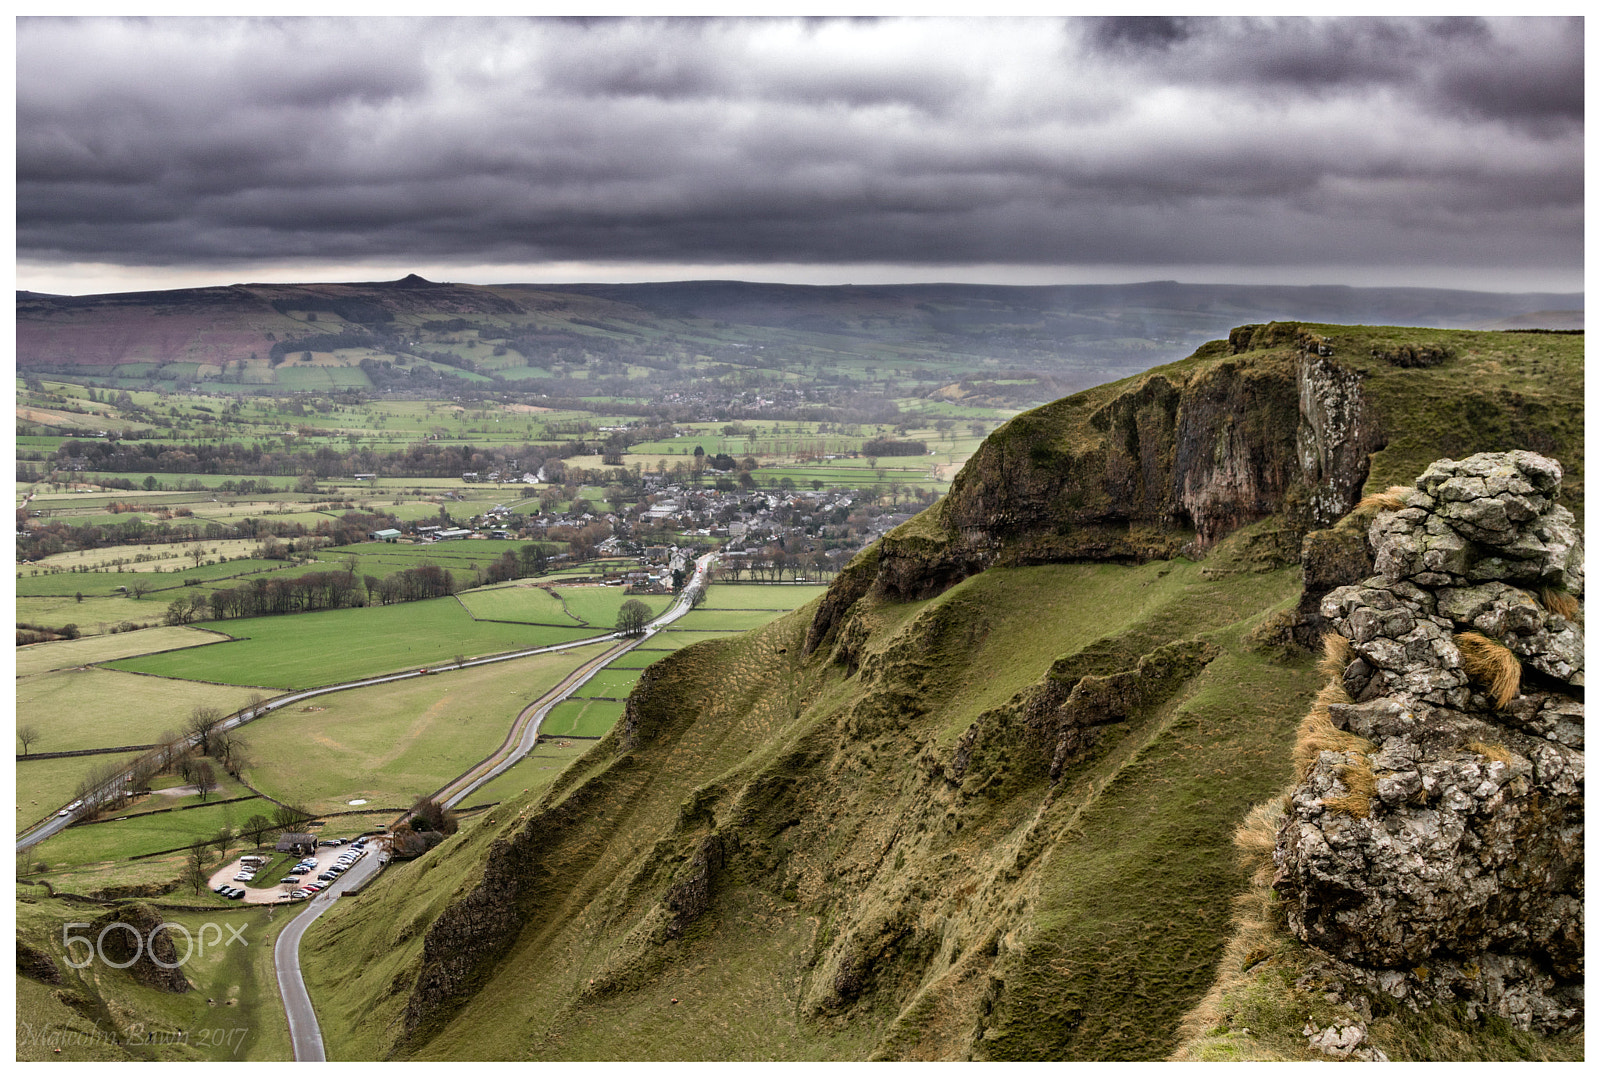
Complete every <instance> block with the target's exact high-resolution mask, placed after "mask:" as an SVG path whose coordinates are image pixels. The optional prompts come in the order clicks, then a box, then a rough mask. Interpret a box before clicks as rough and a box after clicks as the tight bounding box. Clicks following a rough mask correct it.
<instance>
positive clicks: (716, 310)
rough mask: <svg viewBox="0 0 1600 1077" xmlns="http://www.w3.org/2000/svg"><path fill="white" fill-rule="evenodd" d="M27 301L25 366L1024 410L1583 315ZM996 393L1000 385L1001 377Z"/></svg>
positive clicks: (283, 382)
mask: <svg viewBox="0 0 1600 1077" xmlns="http://www.w3.org/2000/svg"><path fill="white" fill-rule="evenodd" d="M16 303H17V333H16V345H17V366H18V369H19V370H22V371H35V372H50V373H58V374H70V375H74V376H82V377H93V378H96V379H101V380H106V381H109V382H111V383H113V384H122V385H141V384H148V385H159V384H161V383H175V384H177V385H179V386H184V385H197V384H201V383H214V385H213V387H214V388H217V389H220V390H223V391H227V390H229V389H238V390H244V391H249V390H267V391H271V390H274V389H276V390H295V389H307V388H319V387H320V388H363V389H377V390H380V391H382V390H386V389H390V388H392V387H393V383H394V380H395V379H394V378H392V377H390V376H389V375H388V374H385V373H384V372H383V371H382V370H380V371H377V372H376V373H377V376H374V370H373V367H372V365H371V364H380V365H382V364H387V365H388V366H389V368H390V370H391V372H392V368H393V367H394V366H402V367H411V368H413V369H416V368H419V367H420V368H424V369H427V370H429V371H431V372H432V374H433V375H437V376H438V377H442V378H446V379H455V380H457V381H459V382H463V383H469V384H479V385H481V386H483V387H486V388H492V387H494V386H495V385H502V386H506V387H516V386H517V385H518V384H519V382H520V381H521V380H522V379H524V378H527V377H533V376H537V377H541V378H543V377H547V376H548V372H550V371H555V373H556V376H557V377H558V378H559V377H560V376H561V374H562V372H563V371H562V368H567V369H570V368H572V367H574V366H578V365H583V364H592V363H595V362H602V363H603V362H616V363H633V364H642V365H646V366H651V367H654V368H658V369H666V368H668V367H672V366H675V365H681V364H683V363H695V362H700V361H702V360H710V361H713V362H734V363H737V364H739V365H741V366H744V367H753V368H758V369H765V370H768V371H771V372H772V373H773V374H774V375H779V374H781V373H783V372H785V371H792V370H794V369H796V368H810V369H813V370H824V369H828V368H829V367H830V366H837V365H838V364H840V363H844V364H856V363H859V362H860V361H861V360H866V361H868V362H869V363H873V364H881V365H885V366H899V367H901V368H902V370H903V372H904V373H905V375H906V376H907V377H911V378H915V379H922V380H926V381H927V382H929V384H928V385H927V386H926V387H925V388H924V389H922V390H921V391H922V392H926V391H929V390H932V389H935V388H938V387H941V386H948V385H951V384H953V383H955V382H958V381H960V380H961V379H962V378H967V377H988V378H990V379H996V378H999V379H1007V378H1009V377H1010V375H1009V374H1007V373H1004V372H1006V371H1021V372H1029V373H1032V374H1037V375H1039V376H1040V378H1041V380H1040V381H1039V384H1038V385H1037V386H1036V387H1034V388H1032V389H1024V390H1013V391H1012V392H1013V394H1014V395H1016V396H1017V397H1018V399H1017V400H1015V401H1014V402H1015V403H1028V402H1035V403H1037V402H1042V401H1044V400H1047V399H1051V398H1053V397H1054V396H1057V395H1059V394H1060V392H1062V391H1069V390H1072V389H1078V388H1087V387H1088V386H1091V385H1096V384H1101V383H1103V382H1106V381H1109V380H1115V379H1116V378H1119V377H1125V376H1127V375H1129V374H1132V373H1136V372H1137V371H1139V370H1143V369H1145V368H1147V367H1149V366H1151V365H1153V364H1154V363H1155V362H1157V361H1159V360H1161V359H1162V358H1164V357H1166V356H1170V355H1172V354H1175V353H1177V354H1181V353H1183V352H1186V351H1189V350H1192V349H1193V348H1195V347H1197V346H1199V345H1200V344H1201V343H1203V342H1204V341H1206V340H1210V339H1215V338H1216V337H1219V336H1221V335H1224V334H1225V333H1226V332H1227V331H1228V329H1229V328H1230V327H1232V326H1235V325H1238V324H1241V323H1244V322H1264V321H1273V320H1291V319H1298V320H1306V321H1322V322H1342V323H1356V324H1381V325H1411V326H1429V327H1437V328H1453V327H1474V326H1485V325H1491V324H1492V325H1496V326H1501V325H1503V326H1505V327H1509V328H1562V329H1565V328H1572V327H1573V325H1572V323H1573V321H1574V319H1576V320H1577V323H1578V324H1579V325H1581V319H1582V313H1581V310H1582V306H1583V296H1582V295H1581V294H1552V293H1526V294H1503V293H1488V292H1463V291H1448V290H1441V289H1420V288H1347V287H1269V286H1254V285H1191V284H1179V283H1177V282H1173V281H1155V282H1149V283H1143V284H1126V285H1081V286H1060V287H1004V286H989V285H969V284H918V285H884V286H873V287H854V286H849V285H845V286H838V287H808V286H800V285H783V284H757V283H746V282H739V281H679V282H671V283H659V284H566V285H535V284H504V285H495V286H478V285H462V284H445V283H436V282H432V281H427V280H424V279H422V278H421V277H418V276H415V275H411V276H408V277H406V278H404V279H403V280H399V281H389V282H383V281H377V282H358V283H348V284H304V285H292V284H235V285H230V286H224V287H214V288H192V289H179V290H173V291H159V292H129V293H118V294H109V295H93V296H55V295H43V294H40V293H34V292H19V293H18V294H17V300H16ZM1546 322H1547V323H1549V324H1542V323H1546ZM363 360H366V361H368V365H367V366H366V367H365V368H363V365H362V364H363ZM307 367H312V368H315V369H314V370H307V369H305V368H307ZM600 373H603V371H601V372H600ZM694 374H695V376H696V377H703V371H702V370H696V371H695V372H694ZM592 376H593V375H591V377H592ZM666 380H668V381H670V379H666ZM652 384H653V385H655V386H657V387H660V386H662V385H663V384H664V381H663V380H662V379H655V380H654V381H653V382H652ZM554 388H556V389H557V390H559V389H560V386H555V387H554ZM585 388H587V389H590V390H592V388H593V386H592V384H591V385H589V386H586V387H585ZM984 392H985V394H986V395H987V396H988V397H989V398H994V396H995V390H994V388H993V387H992V386H991V387H988V388H986V389H985V390H984ZM1030 393H1031V396H1030V395H1029V394H1030ZM585 395H588V394H587V393H586V394H585Z"/></svg>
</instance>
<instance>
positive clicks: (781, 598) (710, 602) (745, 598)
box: [696, 580, 827, 612]
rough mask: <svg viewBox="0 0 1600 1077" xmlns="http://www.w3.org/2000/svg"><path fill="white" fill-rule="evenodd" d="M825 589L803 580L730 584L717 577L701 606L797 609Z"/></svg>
mask: <svg viewBox="0 0 1600 1077" xmlns="http://www.w3.org/2000/svg"><path fill="white" fill-rule="evenodd" d="M825 591H827V588H826V587H823V586H813V585H811V584H803V583H766V584H763V583H727V582H725V581H723V580H715V581H713V582H712V584H711V586H710V587H709V588H707V589H706V602H705V605H704V606H702V607H701V609H702V610H796V609H799V608H800V607H801V606H804V605H805V604H806V603H807V602H810V601H811V600H812V599H813V598H816V597H817V596H818V595H820V594H822V593H823V592H825ZM696 612H699V611H696Z"/></svg>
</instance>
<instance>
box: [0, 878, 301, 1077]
mask: <svg viewBox="0 0 1600 1077" xmlns="http://www.w3.org/2000/svg"><path fill="white" fill-rule="evenodd" d="M100 912H101V910H100V909H99V908H98V907H95V906H84V905H75V904H68V903H67V902H64V901H60V900H53V899H49V898H43V897H38V896H28V897H26V898H23V899H21V900H19V901H18V903H17V934H18V936H19V937H22V938H26V939H27V940H28V941H29V942H30V943H32V944H33V945H34V946H36V947H38V948H40V949H43V950H45V951H47V952H48V953H50V954H51V956H53V957H54V958H55V960H56V965H57V967H58V968H60V969H61V972H62V974H63V980H64V982H63V984H62V986H61V987H51V986H48V985H45V984H41V983H38V982H37V981H34V980H30V979H27V978H25V977H23V976H20V975H19V976H17V978H16V986H17V1011H16V1013H17V1029H18V1036H17V1059H18V1061H40V1062H42V1061H48V1060H56V1061H94V1060H105V1061H120V1060H129V1059H144V1060H173V1061H247V1060H254V1061H270V1060H282V1061H286V1060H288V1059H289V1058H290V1057H291V1053H290V1048H289V1031H288V1026H287V1024H286V1023H285V1020H284V1015H283V1004H282V1002H281V1001H280V1000H279V996H278V984H277V978H276V976H275V975H274V973H273V967H272V944H273V942H274V941H275V940H276V938H277V933H278V932H279V931H280V930H282V928H283V925H284V924H286V923H288V920H289V918H288V917H287V916H283V915H281V914H277V915H274V912H273V910H269V909H264V908H255V909H243V908H240V907H239V906H237V905H234V906H232V907H231V908H227V909H219V910H218V911H216V912H207V913H185V912H166V913H165V914H164V915H163V919H164V920H168V921H171V922H174V923H178V924H182V925H183V926H184V927H185V928H187V929H188V931H189V932H190V934H191V936H192V937H193V938H195V939H196V941H197V942H198V940H199V938H200V932H201V928H202V925H203V924H205V923H212V924H216V925H217V928H216V929H215V930H214V931H213V930H207V931H206V934H205V939H206V942H207V946H206V949H205V950H204V952H202V951H200V949H199V948H198V946H197V948H196V950H195V951H194V953H193V956H192V957H191V958H190V959H189V960H188V961H187V962H185V963H184V965H183V966H182V967H183V973H184V975H185V976H186V977H187V978H188V980H189V982H190V983H191V984H192V985H193V987H194V990H192V991H188V992H185V993H184V994H180V995H174V994H168V993H166V992H162V991H157V990H154V989H153V988H149V987H143V986H141V985H139V984H137V983H135V982H134V981H133V980H132V979H131V978H130V977H129V976H128V975H127V974H126V973H123V972H119V971H118V970H116V969H113V968H109V967H107V966H104V965H101V964H99V963H98V961H97V962H95V963H93V964H91V965H89V966H88V967H86V968H84V969H82V970H73V969H70V968H68V967H67V966H66V963H65V961H64V960H63V956H64V955H63V951H62V948H61V938H62V927H63V925H65V924H67V923H68V922H72V921H78V922H82V921H87V920H93V919H94V918H95V917H96V916H98V915H99V914H100ZM230 924H231V925H232V926H233V928H234V929H235V930H239V931H242V939H243V941H242V942H240V941H234V942H233V943H232V944H231V945H223V946H218V945H216V942H215V939H214V936H215V937H219V938H220V939H221V940H224V941H226V940H229V939H232V938H234V935H233V933H232V932H230V931H229V929H228V926H227V925H230ZM82 930H84V929H77V931H78V932H79V933H81V931H82ZM176 946H177V953H178V955H179V959H181V958H182V955H183V954H184V952H185V945H184V941H183V935H182V933H181V932H177V933H176ZM74 950H75V954H76V955H77V956H80V957H81V954H82V949H81V947H75V948H74ZM53 1044H59V1045H60V1046H61V1054H59V1055H57V1054H55V1053H54V1052H53V1051H52V1049H51V1047H52V1045H53Z"/></svg>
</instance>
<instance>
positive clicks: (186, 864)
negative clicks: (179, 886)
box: [183, 842, 211, 894]
mask: <svg viewBox="0 0 1600 1077" xmlns="http://www.w3.org/2000/svg"><path fill="white" fill-rule="evenodd" d="M210 861H211V857H210V856H209V855H207V853H206V844H205V843H204V842H200V843H199V844H196V845H191V846H189V853H188V855H187V856H185V857H184V859H183V881H184V883H185V884H187V885H189V886H192V887H194V892H195V893H196V894H199V893H200V888H201V887H202V886H205V885H206V884H207V883H209V882H210V881H211V874H210V872H208V871H207V870H206V867H207V865H208V864H209V863H210Z"/></svg>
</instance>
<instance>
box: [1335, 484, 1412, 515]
mask: <svg viewBox="0 0 1600 1077" xmlns="http://www.w3.org/2000/svg"><path fill="white" fill-rule="evenodd" d="M1414 489H1415V487H1411V486H1391V487H1389V488H1388V489H1387V490H1385V491H1384V492H1383V493H1381V494H1368V495H1367V496H1366V497H1364V498H1362V499H1361V500H1360V501H1357V502H1356V507H1355V508H1354V509H1352V510H1351V511H1352V512H1354V513H1357V514H1359V515H1363V516H1366V515H1373V516H1375V515H1377V514H1378V513H1380V512H1398V511H1399V510H1401V509H1403V508H1405V507H1406V495H1408V494H1410V493H1412V492H1413V491H1414Z"/></svg>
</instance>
